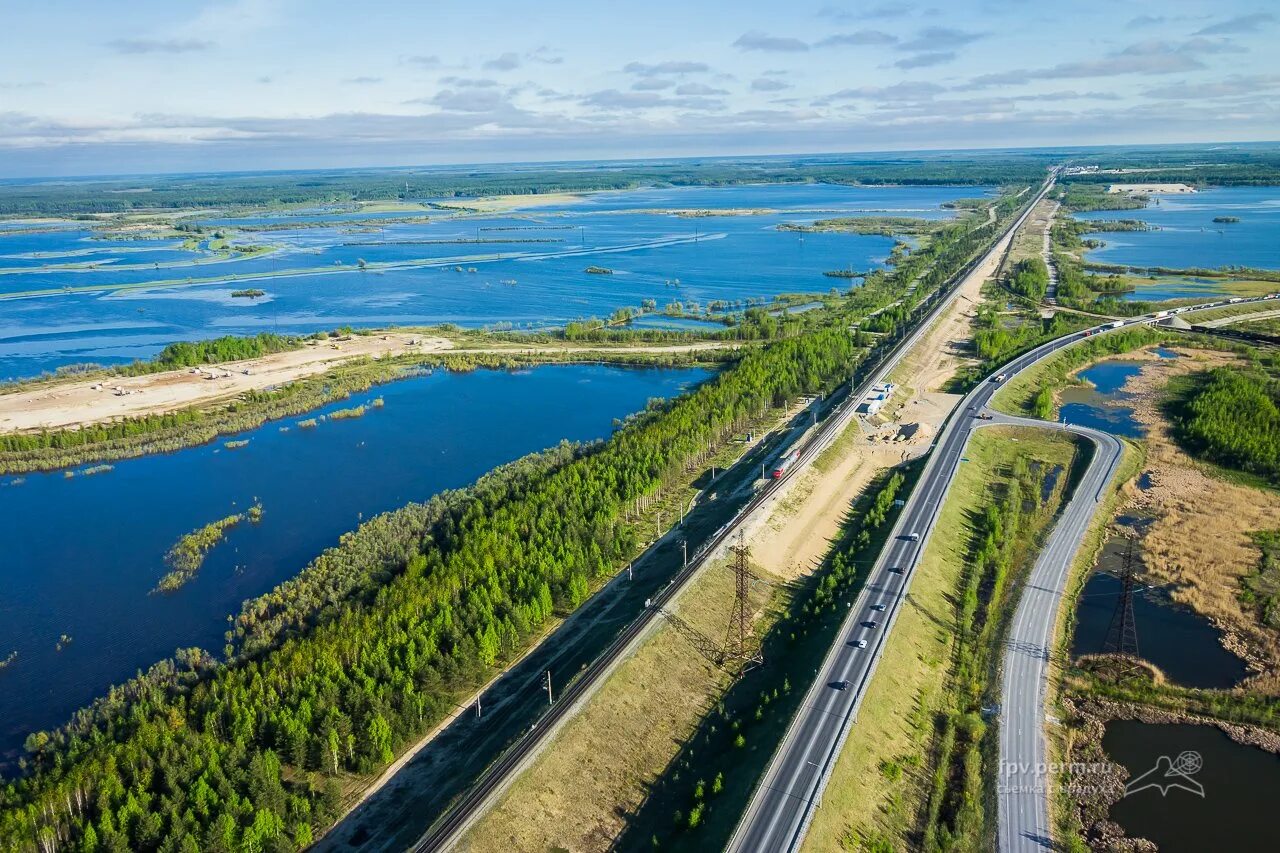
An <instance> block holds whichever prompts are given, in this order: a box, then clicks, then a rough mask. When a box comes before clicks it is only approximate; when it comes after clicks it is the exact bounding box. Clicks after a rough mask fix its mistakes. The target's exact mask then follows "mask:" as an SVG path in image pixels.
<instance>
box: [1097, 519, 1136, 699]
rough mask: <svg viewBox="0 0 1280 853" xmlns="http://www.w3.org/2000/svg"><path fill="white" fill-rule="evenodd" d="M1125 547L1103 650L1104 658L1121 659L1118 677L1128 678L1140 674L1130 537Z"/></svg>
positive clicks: (1134, 570)
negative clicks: (1109, 656) (1116, 593)
mask: <svg viewBox="0 0 1280 853" xmlns="http://www.w3.org/2000/svg"><path fill="white" fill-rule="evenodd" d="M1128 539H1129V541H1128V544H1127V545H1126V546H1125V552H1124V563H1123V565H1122V567H1121V569H1120V600H1119V601H1117V602H1116V609H1115V612H1114V613H1113V614H1112V616H1111V625H1110V626H1109V627H1108V628H1107V639H1106V642H1105V643H1104V644H1103V646H1102V651H1103V653H1104V654H1113V655H1116V656H1117V657H1118V658H1120V661H1119V667H1118V669H1117V676H1118V677H1119V678H1127V677H1129V676H1131V675H1134V674H1136V673H1137V672H1138V671H1139V667H1138V666H1137V663H1136V661H1137V659H1138V625H1137V623H1136V622H1135V621H1134V618H1133V583H1134V575H1135V574H1136V567H1135V565H1134V558H1133V540H1134V536H1133V535H1132V534H1130V535H1129V537H1128Z"/></svg>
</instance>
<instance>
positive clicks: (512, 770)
mask: <svg viewBox="0 0 1280 853" xmlns="http://www.w3.org/2000/svg"><path fill="white" fill-rule="evenodd" d="M1052 186H1053V179H1052V176H1051V177H1050V179H1049V180H1048V181H1046V183H1045V184H1044V185H1043V186H1042V187H1041V188H1040V190H1039V192H1038V193H1037V194H1036V197H1035V199H1033V200H1032V201H1031V202H1030V203H1028V204H1027V206H1026V207H1025V209H1024V210H1023V213H1022V214H1021V215H1020V216H1019V217H1018V219H1017V220H1016V221H1015V222H1014V223H1013V224H1012V225H1011V226H1010V227H1009V229H1008V230H1007V231H1006V232H1005V233H1004V234H1003V235H1002V236H1001V237H1000V238H999V239H998V240H997V241H996V243H995V245H994V246H993V247H992V248H991V249H989V250H988V251H987V252H985V253H983V254H982V255H981V256H979V257H978V258H976V259H975V260H974V261H972V262H970V263H969V264H968V265H967V266H966V267H965V268H964V269H963V270H961V271H960V272H958V273H957V274H956V275H955V276H954V277H953V278H952V280H951V281H950V282H949V283H948V285H947V286H946V287H945V288H944V289H943V290H940V291H939V295H938V296H937V297H935V299H934V303H933V306H932V307H931V308H930V309H929V313H928V314H927V315H926V316H925V317H924V318H923V319H922V320H921V321H920V322H919V323H918V324H917V325H916V327H915V329H914V330H913V331H912V333H911V334H909V335H908V336H906V337H904V338H903V339H902V340H900V341H898V342H896V343H895V344H894V345H893V346H892V347H891V348H890V349H889V350H887V351H886V352H884V353H883V354H882V355H881V356H880V362H879V364H878V365H877V366H876V367H875V368H874V369H873V370H872V371H871V372H870V374H869V375H867V376H865V378H864V379H863V381H862V382H861V383H860V384H859V385H858V386H856V387H851V388H850V392H849V395H848V396H847V397H846V398H845V399H844V401H843V402H841V403H840V404H839V405H837V406H835V407H834V408H833V409H831V410H830V411H829V412H828V413H827V416H826V418H825V419H824V420H823V421H822V423H821V424H820V425H819V426H818V427H817V428H816V430H815V431H814V432H813V434H812V435H810V436H809V438H808V439H807V440H802V444H801V446H800V447H799V457H798V459H797V462H796V463H795V464H793V465H791V466H790V467H789V468H788V470H787V471H786V472H785V473H784V475H783V477H782V478H781V479H779V480H774V481H770V482H769V483H767V484H766V485H765V487H764V488H763V489H761V491H760V493H759V494H758V495H757V496H756V497H754V498H753V499H752V500H751V501H750V502H749V503H748V504H747V505H746V506H744V507H743V508H742V509H741V510H740V511H739V512H738V514H737V515H736V516H735V517H734V518H733V520H732V521H730V522H729V523H728V524H726V525H725V526H724V527H722V528H721V529H720V530H719V531H718V532H717V533H716V534H715V535H714V536H712V537H711V539H710V540H708V541H707V542H705V543H704V544H703V545H702V546H701V547H700V548H699V549H698V551H697V553H696V554H691V555H690V559H689V565H688V566H687V567H685V568H684V569H682V570H681V571H680V572H679V573H677V574H676V576H675V577H674V578H673V580H672V582H671V583H670V585H668V586H667V587H666V588H664V589H663V591H662V592H661V593H659V594H658V595H657V596H655V597H654V598H653V600H652V606H651V607H650V608H649V609H646V610H645V611H644V612H643V613H641V614H640V616H638V617H637V618H636V620H635V621H634V622H632V623H631V624H630V625H628V626H627V627H626V628H625V629H623V631H622V632H621V633H620V634H619V635H618V637H617V638H616V639H615V640H614V641H613V642H612V643H611V644H610V645H609V647H608V648H606V649H605V651H604V652H603V653H602V654H601V655H600V656H599V657H598V658H596V660H595V661H593V662H592V663H591V664H590V665H589V666H588V667H587V668H586V669H584V670H583V671H582V672H581V673H580V674H579V675H578V676H577V677H576V678H575V680H574V681H573V682H571V683H570V684H569V685H568V686H567V687H566V688H565V690H564V691H563V692H562V693H561V695H560V696H559V697H557V699H556V703H555V704H554V705H553V706H551V707H550V708H549V709H548V710H547V712H546V713H545V714H544V715H543V716H542V718H541V719H539V720H538V722H537V724H536V725H535V726H534V727H533V728H532V729H531V730H530V731H529V732H528V733H527V734H525V735H524V736H523V737H521V738H520V739H519V740H517V741H516V742H515V743H514V744H512V746H511V747H510V748H509V749H508V750H507V751H506V752H505V753H503V754H502V755H501V756H500V757H499V758H498V759H497V760H496V761H495V762H494V763H493V764H492V765H491V766H490V767H489V768H488V769H487V770H486V771H485V773H484V774H483V775H482V776H481V777H480V778H479V779H478V780H477V781H476V784H474V785H473V786H472V787H471V788H470V789H469V790H468V791H467V792H466V793H465V794H463V795H462V796H461V797H459V798H458V800H457V801H455V802H454V804H453V805H452V806H451V807H450V808H449V809H448V810H447V811H446V812H445V813H444V814H443V815H442V816H441V817H440V818H439V819H438V820H437V821H436V822H435V823H434V824H433V825H432V826H431V827H430V828H429V829H428V830H427V832H426V833H425V834H424V835H423V836H422V837H421V838H420V839H419V840H418V842H417V843H416V844H414V845H413V847H412V848H410V849H411V850H413V851H414V853H428V851H437V850H448V849H450V848H451V847H452V846H453V845H454V844H455V843H456V842H457V841H458V840H459V839H460V838H461V837H462V834H463V833H464V832H465V831H466V829H467V828H468V827H469V826H470V825H471V823H472V822H473V821H474V820H475V819H476V818H477V817H479V816H480V815H481V814H482V813H483V812H484V811H485V809H487V808H488V806H489V805H490V804H491V803H492V802H493V801H494V800H495V799H496V798H497V797H498V796H499V795H500V794H501V793H502V791H503V790H504V789H505V787H506V785H507V784H508V783H509V782H510V781H511V779H512V778H514V776H515V775H516V774H517V773H518V772H519V771H520V770H521V769H523V767H524V766H525V765H526V763H527V762H529V761H530V760H532V758H533V757H534V756H536V754H537V752H538V750H539V748H540V747H541V745H542V744H543V743H545V742H546V741H547V740H549V739H550V737H551V736H552V735H553V734H554V733H555V731H556V730H557V729H558V728H559V726H560V725H561V724H563V723H564V722H565V720H567V719H568V718H569V717H570V716H572V714H573V713H574V711H575V709H576V708H577V707H578V706H579V705H580V704H581V703H582V702H583V701H585V700H586V699H587V698H589V697H590V695H591V694H592V692H593V691H594V690H595V688H596V687H597V686H598V685H599V684H600V683H602V682H603V681H604V679H605V678H606V677H607V676H608V674H609V673H610V672H612V670H613V668H614V667H615V666H616V665H617V664H618V663H619V662H620V661H621V660H623V659H625V658H626V656H627V655H628V654H630V652H631V651H632V649H633V648H634V646H635V645H636V644H637V643H638V642H639V641H640V640H641V639H642V638H643V637H644V636H645V634H646V633H647V630H648V629H649V627H650V626H651V625H652V624H653V622H654V621H655V620H656V619H658V618H659V616H660V613H659V611H660V608H661V607H662V606H663V605H665V604H666V603H668V602H669V601H671V599H673V598H675V597H676V596H677V595H678V594H679V591H680V590H681V588H682V587H683V586H684V585H685V584H686V583H687V582H688V581H689V579H690V578H692V577H693V576H694V575H695V574H696V573H697V572H698V571H699V570H700V569H701V568H702V567H703V566H704V565H705V564H706V562H707V561H708V559H709V558H710V557H711V556H712V555H713V554H715V553H716V552H717V551H718V549H719V548H720V547H721V546H722V545H724V544H726V543H728V542H729V541H730V540H731V539H732V537H733V536H735V535H736V534H737V532H738V530H739V529H740V528H741V527H742V525H743V524H744V523H745V522H746V521H747V520H748V519H749V518H750V517H751V516H752V515H753V514H754V513H755V512H757V511H758V510H760V509H761V508H762V507H763V506H765V505H767V504H768V503H769V502H771V500H772V499H773V498H774V496H775V495H777V493H778V490H779V489H780V488H781V487H782V485H783V484H784V483H786V482H787V481H788V480H790V479H791V478H792V477H794V476H796V475H798V474H799V473H800V472H802V471H804V470H805V469H806V468H807V467H808V465H809V463H810V462H812V461H813V460H814V459H815V458H816V457H817V456H818V455H819V454H821V453H822V451H823V450H825V449H826V448H827V447H829V446H830V445H831V443H832V442H833V441H835V439H836V438H838V437H839V436H840V434H841V433H842V432H843V431H844V429H845V428H846V427H847V426H848V424H849V423H850V421H851V420H852V419H853V417H854V409H855V408H856V406H857V404H858V402H859V401H860V400H861V399H862V398H863V397H864V396H866V394H867V393H868V392H869V391H870V389H871V386H872V385H874V384H875V383H877V382H880V381H882V379H883V378H884V377H885V376H886V375H887V374H888V373H889V372H890V371H891V370H892V369H893V368H894V367H895V366H897V364H898V362H899V361H901V359H902V357H903V356H904V355H905V354H906V353H907V352H909V351H910V350H911V348H912V347H913V346H915V344H916V343H918V342H919V340H920V338H921V337H923V336H924V334H925V333H926V331H927V330H928V327H929V326H930V325H931V324H932V323H933V321H934V320H936V319H937V318H938V317H939V316H940V315H941V314H942V312H943V311H945V310H946V309H947V307H948V306H949V305H950V304H951V302H952V301H953V300H954V299H955V295H956V293H957V291H958V290H959V285H960V284H961V283H962V282H963V281H965V280H966V279H967V277H968V276H969V275H971V274H973V273H974V271H975V270H976V269H978V268H979V267H981V266H982V265H983V264H984V263H986V262H987V261H988V260H990V259H992V258H994V257H998V256H999V255H1000V253H1002V252H1004V251H1005V249H1006V248H1007V246H1008V244H1009V242H1010V240H1011V239H1012V237H1013V234H1014V233H1015V232H1016V231H1017V229H1018V228H1019V227H1020V226H1021V225H1022V223H1023V222H1024V221H1025V220H1026V218H1027V216H1028V214H1029V213H1030V211H1031V209H1032V208H1033V207H1034V206H1035V204H1036V202H1037V201H1039V200H1040V199H1041V198H1043V197H1044V195H1045V193H1047V192H1048V191H1049V189H1050V188H1052ZM752 849H754V850H762V849H768V848H752Z"/></svg>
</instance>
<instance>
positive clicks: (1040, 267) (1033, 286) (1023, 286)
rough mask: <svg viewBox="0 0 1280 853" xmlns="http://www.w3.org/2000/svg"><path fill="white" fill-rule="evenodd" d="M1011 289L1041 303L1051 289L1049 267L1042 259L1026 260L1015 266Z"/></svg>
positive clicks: (1010, 284) (1011, 277) (1011, 274)
mask: <svg viewBox="0 0 1280 853" xmlns="http://www.w3.org/2000/svg"><path fill="white" fill-rule="evenodd" d="M1009 289H1010V290H1012V291H1013V292H1014V293H1016V294H1018V295H1019V296H1025V297H1027V298H1028V299H1032V300H1035V301H1036V302H1039V301H1040V300H1041V299H1044V295H1045V293H1046V292H1047V291H1048V289H1049V267H1048V265H1047V264H1045V262H1044V261H1043V260H1042V259H1040V258H1024V259H1022V260H1020V261H1018V262H1017V263H1016V264H1014V265H1013V270H1012V272H1010V274H1009Z"/></svg>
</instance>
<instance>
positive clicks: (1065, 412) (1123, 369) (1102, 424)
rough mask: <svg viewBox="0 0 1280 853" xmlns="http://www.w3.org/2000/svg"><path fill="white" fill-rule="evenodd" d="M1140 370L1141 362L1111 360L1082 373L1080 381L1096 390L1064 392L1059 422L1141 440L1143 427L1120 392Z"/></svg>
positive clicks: (1073, 387)
mask: <svg viewBox="0 0 1280 853" xmlns="http://www.w3.org/2000/svg"><path fill="white" fill-rule="evenodd" d="M1141 370H1142V364H1141V363H1140V362H1136V361H1126V360H1124V359H1111V360H1108V361H1102V362H1099V363H1098V364H1095V365H1093V366H1092V367H1090V368H1088V369H1086V370H1082V371H1080V377H1081V378H1082V379H1085V380H1087V381H1088V382H1089V383H1091V385H1092V386H1093V387H1088V386H1072V387H1069V388H1066V389H1064V390H1063V392H1062V405H1061V407H1060V408H1059V419H1060V420H1062V421H1063V422H1065V423H1069V424H1079V425H1080V426H1086V427H1093V428H1094V429H1100V430H1103V431H1104V432H1109V433H1111V434H1113V435H1122V436H1125V437H1127V438H1141V437H1142V436H1143V430H1142V426H1141V424H1139V423H1138V422H1137V420H1136V419H1135V418H1134V416H1133V409H1132V408H1130V407H1128V406H1125V405H1124V403H1123V400H1124V398H1125V396H1126V395H1125V394H1124V392H1123V391H1121V390H1120V389H1121V388H1123V387H1124V384H1125V382H1127V381H1129V379H1130V378H1131V377H1134V376H1137V375H1138V373H1140V372H1141Z"/></svg>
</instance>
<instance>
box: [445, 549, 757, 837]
mask: <svg viewBox="0 0 1280 853" xmlns="http://www.w3.org/2000/svg"><path fill="white" fill-rule="evenodd" d="M753 587H754V588H753V591H752V596H753V604H754V606H755V608H756V611H757V615H758V616H759V614H760V613H761V611H762V610H763V609H764V607H765V606H766V604H767V602H768V601H769V599H770V597H771V594H772V590H771V588H770V587H769V586H767V585H764V584H759V583H757V584H754V585H753ZM732 601H733V575H732V573H731V572H730V571H729V570H728V568H727V566H726V565H725V564H723V563H721V564H718V565H714V566H711V567H708V569H707V570H706V571H704V572H703V573H702V574H701V575H700V576H699V577H698V578H696V579H695V580H694V581H693V582H692V583H691V584H690V586H689V588H688V589H687V590H686V592H685V593H684V594H683V595H682V596H681V597H680V599H679V603H678V605H677V609H676V612H677V613H678V615H679V616H680V617H681V618H682V619H684V620H685V621H686V622H688V623H689V624H691V625H693V626H695V627H697V628H699V629H700V630H701V631H702V632H703V633H705V634H707V635H708V636H710V637H714V638H716V639H722V638H723V637H724V635H725V631H726V629H727V627H728V615H729V605H730V603H731V602H732ZM728 683H729V678H728V676H727V674H726V673H724V672H723V671H721V670H718V669H716V668H715V667H713V666H712V665H711V664H710V663H709V662H708V661H707V660H706V659H705V658H703V657H701V656H700V655H699V654H698V653H697V652H696V651H694V648H693V646H692V645H691V644H690V642H689V641H688V640H687V639H686V638H685V637H683V636H682V635H681V634H680V633H678V632H677V631H675V630H674V629H672V627H671V626H670V625H669V624H666V623H663V624H662V625H661V627H659V628H658V629H657V630H655V631H654V632H653V633H652V634H651V635H650V636H649V637H648V639H646V640H645V641H644V643H643V644H642V645H641V646H640V648H639V649H638V650H637V651H636V653H635V654H634V655H633V656H632V657H631V658H629V659H627V660H626V661H624V662H623V663H622V664H621V665H620V666H619V667H618V669H617V670H616V671H615V672H614V673H613V674H612V675H611V676H610V677H609V678H608V679H607V681H606V682H605V684H604V685H603V686H602V687H601V688H600V689H599V690H598V691H597V692H596V694H595V695H594V696H593V697H592V698H591V699H590V700H589V701H588V702H587V704H586V706H585V707H584V708H583V709H582V711H581V712H579V713H578V714H577V715H576V716H574V718H573V719H572V720H570V721H569V722H568V723H566V724H565V726H564V727H563V728H562V729H561V730H560V732H559V733H558V734H557V735H556V737H555V738H554V739H553V740H552V742H551V743H550V744H549V745H548V746H547V747H546V748H545V749H544V750H543V751H542V753H541V755H540V756H539V757H538V758H537V759H536V760H535V761H534V762H533V764H532V765H531V766H530V767H529V768H528V769H527V770H525V771H524V772H523V773H522V774H521V775H520V776H519V777H518V778H517V779H516V781H515V782H514V783H513V784H512V786H511V788H510V789H509V790H508V791H507V793H506V794H505V795H504V796H503V798H502V799H501V801H500V802H499V803H498V805H497V806H495V807H494V808H493V809H492V810H491V811H490V812H489V813H488V814H486V815H485V816H484V817H483V818H482V819H481V820H480V821H479V822H478V823H477V824H476V825H475V826H474V827H473V828H472V829H471V831H470V832H468V833H467V835H466V836H465V837H464V838H463V840H462V842H461V844H460V845H459V848H458V849H459V850H460V851H471V853H485V852H486V851H495V853H512V851H542V850H551V849H555V848H557V847H558V848H563V849H565V850H570V851H575V853H577V851H596V850H600V851H603V850H608V849H610V848H611V847H612V845H613V841H614V839H615V838H616V837H617V836H618V835H619V834H620V833H621V831H622V829H623V827H624V825H625V823H626V816H627V815H629V814H631V813H633V812H634V811H636V810H637V809H638V808H639V807H640V805H641V804H642V803H643V802H644V799H645V796H646V794H647V791H648V787H649V785H650V783H651V782H652V781H653V780H654V779H656V778H657V777H658V776H659V775H661V774H662V772H663V771H664V770H665V769H666V767H667V765H668V764H669V763H670V762H671V760H672V759H673V758H675V757H676V755H677V754H678V752H679V750H680V748H681V746H682V745H683V743H684V741H685V740H686V739H688V738H689V737H690V736H691V735H692V734H693V733H694V731H695V729H696V727H697V725H698V723H699V721H700V720H701V719H702V717H703V716H704V715H705V714H706V713H707V711H708V710H710V708H711V706H712V704H713V703H714V702H715V700H716V699H717V698H718V697H719V696H720V695H721V693H723V691H724V689H725V687H726V686H727V685H728Z"/></svg>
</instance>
